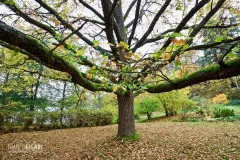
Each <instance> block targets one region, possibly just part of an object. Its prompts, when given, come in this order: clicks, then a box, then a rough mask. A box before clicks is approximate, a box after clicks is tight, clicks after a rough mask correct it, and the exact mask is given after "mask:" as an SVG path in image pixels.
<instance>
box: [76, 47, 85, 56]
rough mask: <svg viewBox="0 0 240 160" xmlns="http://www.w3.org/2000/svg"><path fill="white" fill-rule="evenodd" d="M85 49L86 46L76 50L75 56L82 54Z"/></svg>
mask: <svg viewBox="0 0 240 160" xmlns="http://www.w3.org/2000/svg"><path fill="white" fill-rule="evenodd" d="M85 51H86V47H83V48H82V49H80V50H78V51H77V53H76V56H83V55H84V53H85Z"/></svg>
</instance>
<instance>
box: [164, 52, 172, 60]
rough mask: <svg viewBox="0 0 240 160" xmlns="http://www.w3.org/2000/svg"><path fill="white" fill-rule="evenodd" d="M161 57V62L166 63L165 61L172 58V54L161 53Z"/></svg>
mask: <svg viewBox="0 0 240 160" xmlns="http://www.w3.org/2000/svg"><path fill="white" fill-rule="evenodd" d="M161 57H162V59H163V60H166V61H167V60H169V59H170V58H171V57H172V52H170V53H167V52H163V53H162V55H161Z"/></svg>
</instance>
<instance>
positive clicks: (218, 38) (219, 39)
mask: <svg viewBox="0 0 240 160" xmlns="http://www.w3.org/2000/svg"><path fill="white" fill-rule="evenodd" d="M222 40H224V37H217V38H216V40H215V41H216V42H222Z"/></svg>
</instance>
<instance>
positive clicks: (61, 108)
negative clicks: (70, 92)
mask: <svg viewBox="0 0 240 160" xmlns="http://www.w3.org/2000/svg"><path fill="white" fill-rule="evenodd" d="M66 88H67V82H66V81H64V83H63V92H62V103H61V106H60V112H61V115H60V125H61V126H62V125H63V109H64V106H65V104H64V102H65V97H66Z"/></svg>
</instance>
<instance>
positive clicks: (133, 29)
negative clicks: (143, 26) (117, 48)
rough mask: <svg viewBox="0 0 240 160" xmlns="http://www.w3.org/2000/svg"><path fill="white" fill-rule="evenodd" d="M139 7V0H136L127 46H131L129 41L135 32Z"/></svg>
mask: <svg viewBox="0 0 240 160" xmlns="http://www.w3.org/2000/svg"><path fill="white" fill-rule="evenodd" d="M140 7H141V0H138V2H137V7H136V11H135V18H134V21H133V26H132V32H131V34H130V36H129V38H128V45H129V46H131V42H132V39H133V36H134V34H135V30H136V27H137V23H138V18H139V11H140Z"/></svg>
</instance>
